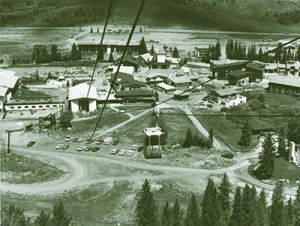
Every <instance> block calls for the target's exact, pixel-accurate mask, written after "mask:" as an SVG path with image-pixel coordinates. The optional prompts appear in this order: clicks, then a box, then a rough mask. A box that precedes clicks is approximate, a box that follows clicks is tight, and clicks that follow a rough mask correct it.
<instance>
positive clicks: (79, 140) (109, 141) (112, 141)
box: [65, 136, 119, 145]
mask: <svg viewBox="0 0 300 226" xmlns="http://www.w3.org/2000/svg"><path fill="white" fill-rule="evenodd" d="M71 141H72V142H77V143H83V142H84V141H85V142H86V144H91V143H94V142H95V141H96V144H97V145H100V144H105V145H109V144H112V145H117V144H118V143H119V140H118V139H113V138H112V137H106V138H105V139H104V140H103V139H98V140H91V139H86V140H85V139H84V138H81V137H79V138H77V137H70V136H68V137H67V138H66V139H65V142H71Z"/></svg>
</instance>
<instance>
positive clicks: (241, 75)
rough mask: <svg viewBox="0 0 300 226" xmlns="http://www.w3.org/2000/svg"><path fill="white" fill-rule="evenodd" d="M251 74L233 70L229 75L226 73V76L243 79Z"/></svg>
mask: <svg viewBox="0 0 300 226" xmlns="http://www.w3.org/2000/svg"><path fill="white" fill-rule="evenodd" d="M250 74H251V73H250V72H248V71H242V70H235V71H232V72H230V73H228V76H231V77H235V78H245V77H247V76H249V75H250Z"/></svg>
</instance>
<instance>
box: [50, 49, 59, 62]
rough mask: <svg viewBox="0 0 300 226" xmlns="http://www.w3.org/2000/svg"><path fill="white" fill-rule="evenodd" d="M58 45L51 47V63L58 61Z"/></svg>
mask: <svg viewBox="0 0 300 226" xmlns="http://www.w3.org/2000/svg"><path fill="white" fill-rule="evenodd" d="M56 55H57V45H51V53H50V59H51V61H54V60H57V58H56Z"/></svg>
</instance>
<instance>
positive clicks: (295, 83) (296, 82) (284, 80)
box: [269, 75, 300, 88]
mask: <svg viewBox="0 0 300 226" xmlns="http://www.w3.org/2000/svg"><path fill="white" fill-rule="evenodd" d="M269 81H270V82H269V83H273V84H279V85H284V86H291V87H297V88H300V78H297V77H289V76H279V75H277V76H270V77H269Z"/></svg>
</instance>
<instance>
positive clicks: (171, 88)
mask: <svg viewBox="0 0 300 226" xmlns="http://www.w3.org/2000/svg"><path fill="white" fill-rule="evenodd" d="M156 86H157V87H159V88H162V89H164V90H166V91H171V90H175V89H176V88H175V87H174V86H171V85H168V84H166V83H164V82H161V83H158V84H157V85H156Z"/></svg>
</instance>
